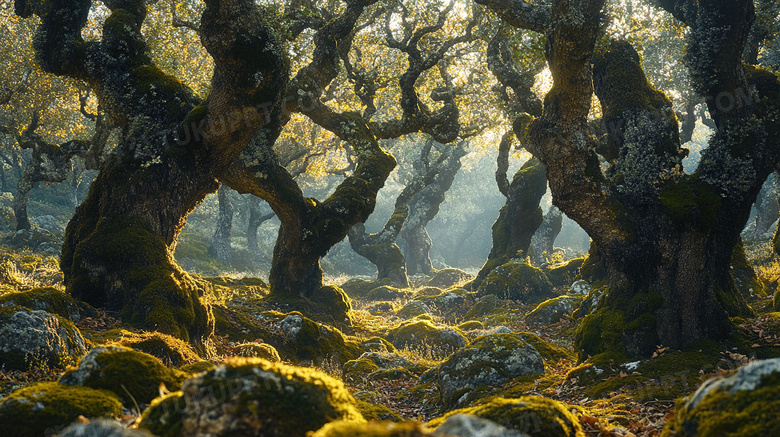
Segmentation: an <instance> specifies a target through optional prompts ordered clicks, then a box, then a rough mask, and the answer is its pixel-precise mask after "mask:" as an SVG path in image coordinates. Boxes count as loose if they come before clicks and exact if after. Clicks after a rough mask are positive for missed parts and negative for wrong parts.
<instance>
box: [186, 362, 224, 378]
mask: <svg viewBox="0 0 780 437" xmlns="http://www.w3.org/2000/svg"><path fill="white" fill-rule="evenodd" d="M216 367H217V365H216V364H214V363H212V362H211V361H198V362H197V363H191V364H185V365H183V366H181V367H179V371H180V372H184V373H186V374H188V375H195V374H198V373H202V372H208V371H210V370H214V369H215V368H216Z"/></svg>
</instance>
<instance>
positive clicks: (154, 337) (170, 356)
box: [89, 329, 200, 367]
mask: <svg viewBox="0 0 780 437" xmlns="http://www.w3.org/2000/svg"><path fill="white" fill-rule="evenodd" d="M89 339H90V340H91V341H92V342H93V343H94V344H95V345H100V346H124V347H128V348H131V349H135V350H138V351H141V352H145V353H147V354H149V355H152V356H154V357H156V358H157V359H159V360H160V361H162V363H163V364H165V365H166V366H168V367H180V366H184V365H186V364H191V363H196V362H199V361H200V357H199V356H198V354H197V353H195V351H194V350H193V349H192V346H190V345H189V343H185V342H183V341H182V340H179V339H178V338H176V337H174V336H171V335H168V334H163V333H160V332H144V331H141V332H133V331H128V330H126V329H110V330H108V331H104V332H100V333H93V334H92V335H91V336H90V337H89Z"/></svg>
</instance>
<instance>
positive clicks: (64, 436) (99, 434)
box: [56, 419, 154, 437]
mask: <svg viewBox="0 0 780 437" xmlns="http://www.w3.org/2000/svg"><path fill="white" fill-rule="evenodd" d="M56 437H154V436H153V435H152V434H149V433H148V432H146V431H144V430H138V429H128V428H125V427H124V426H122V425H121V424H120V423H119V422H117V421H115V420H106V419H98V420H93V421H91V422H89V423H88V424H86V425H85V424H83V423H74V424H72V425H71V426H69V427H67V428H65V430H63V431H62V432H61V433H59V434H57V436H56Z"/></svg>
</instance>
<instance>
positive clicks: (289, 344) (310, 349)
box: [276, 311, 363, 364]
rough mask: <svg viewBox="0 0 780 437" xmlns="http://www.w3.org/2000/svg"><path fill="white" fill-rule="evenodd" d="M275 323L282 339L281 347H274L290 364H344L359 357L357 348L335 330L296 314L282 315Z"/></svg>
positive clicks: (360, 351) (359, 352) (359, 350)
mask: <svg viewBox="0 0 780 437" xmlns="http://www.w3.org/2000/svg"><path fill="white" fill-rule="evenodd" d="M282 316H283V318H282V319H281V320H279V321H278V322H277V323H276V326H277V327H278V329H279V331H280V332H281V333H282V335H283V336H284V343H283V344H279V345H276V348H277V350H278V351H279V353H280V354H281V356H282V357H283V358H284V359H285V360H288V361H291V362H293V363H299V362H312V363H315V364H319V363H321V362H323V361H325V360H335V361H337V362H340V363H346V362H347V361H349V360H354V359H355V358H357V357H359V356H360V354H361V353H363V351H362V350H361V348H360V345H359V344H357V343H356V342H354V341H351V340H347V339H346V338H345V337H344V334H342V333H341V331H339V330H338V329H336V328H334V327H332V326H328V325H324V324H320V323H317V322H315V321H313V320H311V319H309V318H307V317H304V316H303V315H302V314H301V313H299V312H295V311H294V312H291V313H288V314H283V315H282Z"/></svg>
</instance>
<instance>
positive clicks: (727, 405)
mask: <svg viewBox="0 0 780 437" xmlns="http://www.w3.org/2000/svg"><path fill="white" fill-rule="evenodd" d="M778 429H780V359H774V360H766V361H757V362H754V363H751V364H749V365H747V366H745V367H742V368H740V369H739V370H738V371H737V372H736V374H734V375H732V376H729V377H726V378H724V377H717V378H715V379H712V380H709V381H707V382H706V383H705V384H704V385H702V386H701V387H700V388H699V390H697V391H696V393H694V394H693V395H691V396H689V397H687V398H682V399H679V400H678V401H677V411H676V415H675V417H674V418H673V419H672V420H671V421H670V422H669V424H668V425H667V427H666V428H665V429H664V432H663V435H664V436H680V437H687V436H701V437H715V436H735V437H737V436H759V435H774V434H775V433H776V432H777V430H778Z"/></svg>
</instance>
